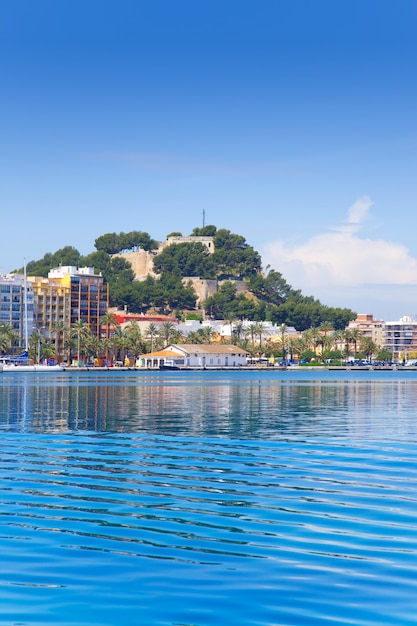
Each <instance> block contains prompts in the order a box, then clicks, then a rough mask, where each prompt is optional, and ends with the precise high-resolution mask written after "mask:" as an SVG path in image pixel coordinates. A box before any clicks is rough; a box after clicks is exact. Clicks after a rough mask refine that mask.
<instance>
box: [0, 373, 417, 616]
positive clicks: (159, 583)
mask: <svg viewBox="0 0 417 626" xmlns="http://www.w3.org/2000/svg"><path fill="white" fill-rule="evenodd" d="M0 434H1V439H0V441H1V454H0V624H2V625H3V624H13V625H16V626H17V625H19V626H22V625H26V624H30V625H31V626H32V625H42V626H44V625H46V624H56V625H62V626H66V625H75V624H77V625H80V624H83V625H88V626H119V625H123V626H125V625H127V626H128V625H137V624H144V625H151V626H153V625H161V626H162V625H163V626H207V625H221V624H227V625H232V626H234V625H236V626H249V625H250V626H255V625H256V626H272V625H274V626H282V625H294V624H301V625H306V626H314V625H316V624H317V625H319V624H320V625H329V624H337V625H340V624H349V625H358V626H370V625H372V626H381V625H389V626H401V625H414V626H415V625H416V624H417V373H416V372H405V371H404V372H403V371H399V372H352V371H350V372H330V371H329V372H322V373H320V372H317V371H312V370H309V371H298V370H293V371H279V370H278V371H275V370H272V371H259V372H258V371H250V372H246V371H245V372H230V373H229V372H224V371H221V372H209V371H205V372H187V373H185V372H141V373H138V372H118V371H114V372H98V373H94V372H81V373H79V374H76V373H69V372H61V373H54V374H51V375H49V374H15V373H9V372H7V373H3V374H0Z"/></svg>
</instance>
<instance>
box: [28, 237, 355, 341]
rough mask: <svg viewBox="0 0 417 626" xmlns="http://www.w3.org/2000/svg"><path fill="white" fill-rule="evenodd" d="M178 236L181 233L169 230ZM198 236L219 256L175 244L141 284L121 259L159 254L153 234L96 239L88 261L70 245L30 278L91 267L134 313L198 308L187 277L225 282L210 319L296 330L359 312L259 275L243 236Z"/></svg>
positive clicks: (275, 276) (211, 303)
mask: <svg viewBox="0 0 417 626" xmlns="http://www.w3.org/2000/svg"><path fill="white" fill-rule="evenodd" d="M172 234H175V235H178V236H179V235H180V233H177V232H175V233H172ZM191 235H192V236H195V237H213V242H214V252H212V253H211V252H210V251H209V250H208V249H207V247H206V246H205V245H204V244H203V243H201V242H200V241H192V242H182V243H174V244H171V245H169V246H166V247H165V248H164V249H163V250H162V251H161V252H160V253H159V254H157V255H155V256H154V271H155V272H156V273H157V275H158V276H157V278H155V277H154V276H148V277H147V278H146V279H145V280H142V281H137V280H135V276H134V273H133V270H132V267H131V265H130V263H129V262H128V261H126V260H125V259H123V258H121V257H119V256H113V255H117V254H119V253H121V252H123V251H127V250H135V249H137V248H142V249H144V250H155V249H157V247H158V244H157V242H156V241H155V240H154V239H152V238H151V237H150V235H149V234H148V233H145V232H142V231H132V232H130V233H123V232H121V233H119V234H116V233H107V234H105V235H101V236H100V237H98V238H97V239H96V240H95V248H96V251H94V252H91V253H90V254H88V255H87V256H81V254H80V253H79V252H78V250H76V249H75V248H73V247H72V246H65V247H64V248H61V249H60V250H57V252H55V253H53V254H52V253H50V252H48V253H46V254H45V255H44V257H43V258H42V259H40V260H38V261H31V262H30V263H28V264H27V271H28V273H29V274H30V275H37V276H47V274H48V272H49V270H50V269H51V268H53V267H58V266H59V265H75V266H78V267H80V266H83V265H84V266H85V265H87V266H90V267H94V268H95V272H96V273H100V272H101V273H102V275H103V277H104V280H105V281H106V282H107V283H108V285H109V292H110V304H111V305H112V306H116V307H127V308H128V309H129V311H131V312H137V313H139V312H146V311H148V310H150V309H152V310H159V311H160V312H164V313H167V312H170V313H172V312H174V311H178V310H193V309H195V305H196V300H197V296H196V293H195V291H194V289H193V287H192V285H191V283H190V282H188V283H187V282H186V281H185V280H184V279H185V278H187V277H200V278H205V279H212V280H218V281H221V283H220V287H219V289H218V291H217V292H216V293H215V294H214V295H213V296H211V297H209V298H207V300H206V302H205V303H203V307H204V310H205V313H206V314H207V315H208V316H209V317H212V318H221V319H241V320H243V319H248V320H254V321H259V322H260V321H263V320H269V321H272V322H274V323H276V324H286V325H288V326H294V327H295V328H296V329H297V330H305V329H307V328H310V327H318V326H320V324H322V323H324V322H330V323H331V324H332V326H333V328H334V329H335V330H337V329H342V328H345V327H346V326H347V324H348V323H349V321H350V320H351V319H354V317H355V313H354V312H353V311H351V310H350V309H347V308H334V307H328V306H325V305H323V304H321V302H320V301H319V300H316V299H315V298H313V297H312V296H303V294H302V293H301V291H299V290H295V289H293V288H292V287H291V285H289V284H288V283H287V281H286V280H285V278H284V277H283V276H282V274H281V273H280V272H278V271H276V270H274V269H270V270H269V271H268V272H265V273H264V272H263V271H262V266H261V257H260V255H259V253H258V252H257V251H256V250H254V248H253V247H252V246H250V245H249V244H248V243H247V242H246V240H245V238H244V237H242V236H241V235H237V234H234V233H232V232H230V230H227V229H225V228H222V229H217V228H216V226H213V225H209V226H204V227H202V228H194V230H193V231H192V233H191ZM236 280H243V281H245V282H246V284H247V286H248V293H237V288H236Z"/></svg>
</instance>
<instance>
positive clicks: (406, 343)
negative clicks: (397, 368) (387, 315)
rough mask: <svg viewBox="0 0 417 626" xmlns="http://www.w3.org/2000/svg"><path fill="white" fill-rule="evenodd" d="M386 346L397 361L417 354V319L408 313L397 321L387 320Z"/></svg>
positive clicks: (405, 359)
mask: <svg viewBox="0 0 417 626" xmlns="http://www.w3.org/2000/svg"><path fill="white" fill-rule="evenodd" d="M385 347H386V348H387V349H388V350H390V352H391V353H392V357H393V360H396V361H404V362H405V361H407V359H408V358H410V357H415V356H417V320H415V319H413V318H412V317H411V316H410V315H406V316H404V317H401V318H400V319H399V320H398V321H396V322H385Z"/></svg>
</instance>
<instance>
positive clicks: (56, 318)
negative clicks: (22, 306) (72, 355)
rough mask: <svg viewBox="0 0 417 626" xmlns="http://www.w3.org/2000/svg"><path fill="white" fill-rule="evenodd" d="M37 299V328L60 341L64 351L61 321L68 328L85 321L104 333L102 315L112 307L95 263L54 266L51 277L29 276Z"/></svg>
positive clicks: (99, 334)
mask: <svg viewBox="0 0 417 626" xmlns="http://www.w3.org/2000/svg"><path fill="white" fill-rule="evenodd" d="M28 282H30V284H31V286H32V290H33V293H34V299H35V324H34V325H35V329H37V330H39V331H40V332H41V333H42V334H43V335H44V336H45V337H46V338H47V339H48V340H49V341H51V342H52V343H56V349H57V352H58V353H59V354H62V353H63V345H62V344H63V342H64V334H63V333H57V332H56V328H57V323H58V322H62V323H63V325H65V326H66V327H67V328H69V327H70V326H71V324H74V323H75V322H77V321H80V320H82V321H84V322H85V323H86V324H87V325H88V327H89V328H90V330H91V332H92V333H93V335H95V336H97V337H98V338H100V336H101V326H102V323H101V318H102V317H103V315H105V313H106V312H107V309H108V303H109V292H108V285H107V284H105V283H104V278H103V276H102V275H101V274H95V273H94V268H93V267H80V268H76V267H75V266H72V265H69V266H62V267H58V268H54V269H52V270H51V271H50V272H49V274H48V277H47V278H44V277H40V276H29V277H28Z"/></svg>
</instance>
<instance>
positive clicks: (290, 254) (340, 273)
mask: <svg viewBox="0 0 417 626" xmlns="http://www.w3.org/2000/svg"><path fill="white" fill-rule="evenodd" d="M371 205H372V202H371V200H370V198H368V197H364V198H360V199H358V200H357V201H356V202H355V203H354V204H353V205H352V206H351V207H350V209H349V211H348V222H347V225H346V223H345V224H344V225H341V226H337V227H336V228H335V229H333V231H328V232H325V233H321V234H317V235H315V236H313V237H311V238H310V239H309V240H308V241H306V242H304V243H301V244H291V243H288V242H285V241H275V242H272V243H269V244H267V245H266V246H265V248H264V251H263V257H264V260H265V264H266V263H269V264H270V265H271V266H272V267H274V268H275V269H277V270H278V271H280V272H281V273H282V274H283V276H284V277H285V278H286V280H288V282H289V283H290V284H292V285H293V286H294V287H296V288H301V289H302V290H303V291H304V292H308V293H312V292H314V290H315V289H317V288H319V289H320V288H326V289H327V288H329V287H343V286H346V287H353V286H363V285H381V286H382V285H417V259H415V258H413V257H412V256H411V255H410V253H409V251H408V249H407V248H406V247H405V246H403V245H401V244H399V243H395V242H392V241H386V240H383V239H369V238H365V237H360V236H359V234H358V231H359V230H360V225H361V223H362V222H363V221H364V220H365V218H366V217H368V212H369V209H370V207H371Z"/></svg>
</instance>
